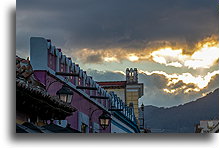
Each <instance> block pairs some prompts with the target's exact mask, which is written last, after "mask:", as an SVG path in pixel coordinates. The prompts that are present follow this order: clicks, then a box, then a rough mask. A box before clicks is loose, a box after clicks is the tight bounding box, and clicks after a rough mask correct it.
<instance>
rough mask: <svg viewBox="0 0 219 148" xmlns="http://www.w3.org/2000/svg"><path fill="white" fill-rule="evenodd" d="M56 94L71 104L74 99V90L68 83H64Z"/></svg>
mask: <svg viewBox="0 0 219 148" xmlns="http://www.w3.org/2000/svg"><path fill="white" fill-rule="evenodd" d="M56 95H58V96H59V99H60V100H62V101H64V102H67V103H69V104H70V103H71V101H72V96H73V92H72V91H71V89H70V88H68V87H67V86H66V85H63V86H62V88H61V89H60V90H58V91H57V92H56Z"/></svg>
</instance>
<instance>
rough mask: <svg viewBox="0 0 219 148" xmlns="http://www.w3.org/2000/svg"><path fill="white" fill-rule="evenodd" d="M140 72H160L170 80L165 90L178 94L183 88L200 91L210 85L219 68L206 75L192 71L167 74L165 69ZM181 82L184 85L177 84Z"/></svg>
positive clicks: (149, 73) (186, 90)
mask: <svg viewBox="0 0 219 148" xmlns="http://www.w3.org/2000/svg"><path fill="white" fill-rule="evenodd" d="M139 72H140V73H143V74H146V75H152V74H159V75H163V76H165V77H166V78H167V80H168V83H167V85H166V88H163V91H164V92H166V93H171V94H177V92H179V91H181V90H184V93H189V92H199V91H201V90H202V89H204V88H205V87H207V86H208V84H209V82H210V80H211V78H212V77H214V76H215V75H217V74H219V70H217V71H213V72H209V73H207V75H205V76H201V75H199V76H193V75H192V74H190V73H183V74H167V73H165V72H163V71H153V72H148V71H142V70H139ZM180 82H182V83H183V84H184V85H179V86H176V85H177V84H178V83H180Z"/></svg>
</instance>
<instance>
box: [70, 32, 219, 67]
mask: <svg viewBox="0 0 219 148" xmlns="http://www.w3.org/2000/svg"><path fill="white" fill-rule="evenodd" d="M186 53H187V54H186ZM188 53H189V54H188ZM74 55H76V57H78V58H79V59H80V60H81V61H82V62H84V63H99V64H101V63H103V62H117V63H119V62H121V61H123V60H128V61H131V62H139V61H145V60H147V61H149V60H150V61H154V62H156V63H159V64H163V65H166V66H173V67H187V68H192V69H198V68H210V67H211V66H213V65H214V64H216V62H217V60H218V59H219V42H218V37H216V36H211V37H208V38H206V39H204V40H202V41H200V42H198V43H197V44H196V45H195V48H194V49H192V50H189V49H185V48H180V47H178V48H176V47H171V46H168V47H160V48H156V49H153V48H150V49H147V48H145V49H138V50H137V49H122V48H115V49H96V50H94V49H82V50H80V51H78V52H76V53H74Z"/></svg>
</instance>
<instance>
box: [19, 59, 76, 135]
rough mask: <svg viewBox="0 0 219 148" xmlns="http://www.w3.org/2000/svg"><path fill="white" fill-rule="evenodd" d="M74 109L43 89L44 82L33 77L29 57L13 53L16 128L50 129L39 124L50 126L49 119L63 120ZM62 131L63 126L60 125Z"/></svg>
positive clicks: (38, 131)
mask: <svg viewBox="0 0 219 148" xmlns="http://www.w3.org/2000/svg"><path fill="white" fill-rule="evenodd" d="M75 111H76V109H75V108H74V107H73V106H71V105H69V104H68V103H65V102H63V101H61V100H60V99H59V98H58V97H57V96H51V95H49V94H48V93H47V92H46V90H45V86H44V85H43V84H42V83H41V82H40V81H38V80H37V79H35V77H34V75H33V69H32V66H31V65H30V61H29V60H25V59H22V58H19V57H16V132H21V133H28V132H31V133H52V132H53V131H50V130H47V129H46V128H43V127H42V126H45V125H46V127H50V126H52V125H51V124H49V123H51V122H52V120H63V119H65V118H66V117H67V116H70V115H72V114H73V112H75ZM54 129H55V127H54ZM63 132H67V129H64V128H63ZM72 132H77V131H74V130H72Z"/></svg>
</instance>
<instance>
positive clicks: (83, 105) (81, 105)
mask: <svg viewBox="0 0 219 148" xmlns="http://www.w3.org/2000/svg"><path fill="white" fill-rule="evenodd" d="M34 74H35V77H36V78H37V79H38V80H40V81H41V82H42V83H43V84H45V85H46V88H47V87H48V85H49V84H50V83H52V82H54V81H57V78H55V77H53V76H50V75H48V74H47V72H46V71H35V72H34ZM62 85H63V83H61V82H55V83H53V84H52V85H51V86H50V87H49V88H48V93H49V94H51V95H56V92H57V91H58V90H59V89H60V88H61V87H62ZM72 91H73V92H74V95H73V100H72V103H71V105H72V106H73V107H75V108H76V109H77V111H76V112H74V113H73V115H71V116H69V117H67V118H66V119H67V121H68V123H70V124H71V127H72V128H74V129H76V130H77V129H78V116H77V115H78V113H77V112H78V111H80V112H82V113H84V114H86V115H87V116H89V117H90V114H91V112H92V111H93V110H95V109H100V108H99V107H98V106H97V104H95V103H93V102H92V101H90V100H89V99H87V98H86V97H84V96H83V95H82V94H80V93H79V92H77V91H76V90H73V89H72ZM101 114H102V110H100V111H99V110H98V111H96V112H94V113H93V115H92V119H91V120H92V122H96V123H99V119H98V118H99V116H100V115H101ZM100 132H104V133H105V132H106V133H107V132H110V126H109V127H108V128H107V129H106V130H103V131H101V130H100Z"/></svg>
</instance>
